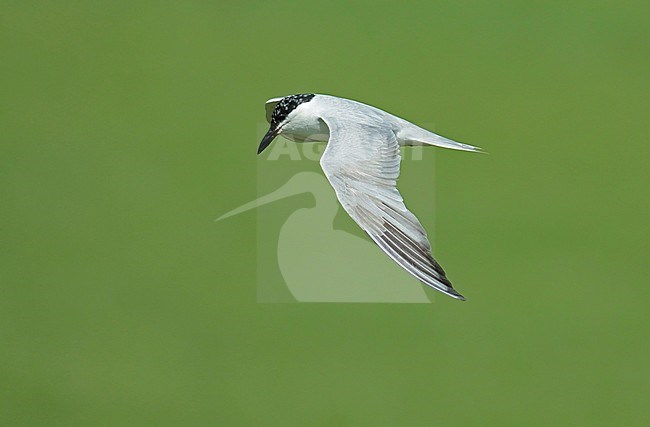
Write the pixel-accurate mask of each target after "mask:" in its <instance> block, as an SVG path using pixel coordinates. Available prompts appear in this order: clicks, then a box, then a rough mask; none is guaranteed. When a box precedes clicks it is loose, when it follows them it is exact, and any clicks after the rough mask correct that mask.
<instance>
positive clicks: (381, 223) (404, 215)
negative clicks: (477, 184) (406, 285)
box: [320, 117, 465, 300]
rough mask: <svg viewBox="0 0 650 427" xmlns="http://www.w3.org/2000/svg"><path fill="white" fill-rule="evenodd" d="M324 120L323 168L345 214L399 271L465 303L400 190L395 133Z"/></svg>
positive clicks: (377, 127) (398, 160) (388, 130)
mask: <svg viewBox="0 0 650 427" xmlns="http://www.w3.org/2000/svg"><path fill="white" fill-rule="evenodd" d="M321 118H322V120H323V121H324V122H325V124H327V126H328V127H329V130H330V139H329V142H328V144H327V148H326V149H325V152H324V153H323V156H322V158H321V161H320V164H321V167H322V168H323V171H324V172H325V176H326V177H327V179H328V180H329V182H330V184H332V187H334V190H335V191H336V196H337V197H338V199H339V201H340V202H341V205H342V206H343V208H344V209H345V211H346V212H347V213H348V214H349V215H350V216H351V217H352V219H353V220H354V221H356V223H357V224H359V226H361V228H362V229H363V230H364V231H366V233H368V235H369V236H370V238H371V239H372V240H373V241H374V242H375V243H376V244H377V245H379V247H380V248H381V249H382V250H383V251H384V252H386V254H388V256H389V257H391V258H392V259H393V260H394V261H395V262H396V263H397V264H399V265H400V267H402V268H403V269H405V270H406V271H408V272H409V273H411V274H412V275H413V276H415V277H416V278H417V279H419V280H420V281H422V282H424V283H425V284H427V285H429V286H431V287H432V288H434V289H436V290H438V291H440V292H443V293H445V294H447V295H449V296H452V297H454V298H458V299H461V300H464V299H465V298H464V297H463V296H462V295H461V294H459V293H458V292H456V290H455V289H454V288H453V287H452V285H451V282H450V281H449V280H448V279H447V277H446V276H445V272H444V270H443V269H442V267H440V265H439V264H438V263H437V262H436V260H434V259H433V256H432V255H431V245H430V244H429V240H428V239H427V234H426V231H425V230H424V228H423V227H422V225H421V224H420V221H418V219H417V218H416V217H415V215H413V214H412V213H411V212H410V211H409V210H408V209H407V208H406V206H405V205H404V201H403V199H402V196H401V195H400V193H399V191H398V190H397V178H398V176H399V167H400V152H399V145H398V142H397V139H396V137H395V134H394V133H393V131H392V130H390V129H389V128H385V127H382V126H378V125H373V124H364V123H359V121H356V120H351V119H349V118H348V119H338V118H335V117H321Z"/></svg>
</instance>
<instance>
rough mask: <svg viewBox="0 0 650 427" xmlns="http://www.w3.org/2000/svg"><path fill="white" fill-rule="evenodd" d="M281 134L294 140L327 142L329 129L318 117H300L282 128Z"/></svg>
mask: <svg viewBox="0 0 650 427" xmlns="http://www.w3.org/2000/svg"><path fill="white" fill-rule="evenodd" d="M282 135H283V136H284V137H286V138H288V139H290V140H292V141H294V142H327V140H328V139H329V137H330V131H329V128H328V127H327V125H326V124H325V123H324V122H323V121H322V120H321V119H319V118H318V117H316V116H312V117H300V118H299V119H294V120H292V121H291V122H289V123H287V124H286V125H285V126H284V127H283V128H282Z"/></svg>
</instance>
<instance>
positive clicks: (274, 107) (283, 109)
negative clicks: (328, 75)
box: [257, 93, 315, 154]
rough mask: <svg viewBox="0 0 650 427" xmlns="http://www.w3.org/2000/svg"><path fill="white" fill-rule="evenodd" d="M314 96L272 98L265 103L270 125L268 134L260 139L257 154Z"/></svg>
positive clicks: (300, 95)
mask: <svg viewBox="0 0 650 427" xmlns="http://www.w3.org/2000/svg"><path fill="white" fill-rule="evenodd" d="M314 96H315V95H314V94H313V93H301V94H298V95H289V96H285V97H283V98H273V99H269V100H268V101H266V120H267V121H268V122H269V124H270V125H271V126H270V127H269V130H268V132H266V135H264V138H262V142H260V146H259V148H258V149H257V154H260V153H261V152H262V151H264V149H265V148H266V147H268V146H269V145H270V144H271V142H272V141H273V139H274V138H275V137H276V136H278V135H279V134H281V133H282V128H283V127H284V126H286V125H287V124H288V123H290V122H291V120H292V118H294V117H295V116H296V113H297V110H298V107H299V106H300V105H301V104H304V103H305V102H309V101H311V100H312V98H313V97H314Z"/></svg>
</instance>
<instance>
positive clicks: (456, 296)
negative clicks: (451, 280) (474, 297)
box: [447, 288, 466, 301]
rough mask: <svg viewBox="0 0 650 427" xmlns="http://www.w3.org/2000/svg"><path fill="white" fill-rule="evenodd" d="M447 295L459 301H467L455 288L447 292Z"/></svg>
mask: <svg viewBox="0 0 650 427" xmlns="http://www.w3.org/2000/svg"><path fill="white" fill-rule="evenodd" d="M447 295H449V296H450V297H452V298H456V299H457V300H460V301H466V300H465V297H464V296H462V295H461V294H459V293H458V292H456V289H454V288H449V289H448V290H447Z"/></svg>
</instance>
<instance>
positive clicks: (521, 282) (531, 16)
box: [0, 1, 650, 426]
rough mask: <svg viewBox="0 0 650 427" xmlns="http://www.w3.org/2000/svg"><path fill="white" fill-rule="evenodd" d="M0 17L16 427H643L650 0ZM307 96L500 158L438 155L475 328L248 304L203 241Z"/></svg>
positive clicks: (244, 193) (419, 201) (6, 334)
mask: <svg viewBox="0 0 650 427" xmlns="http://www.w3.org/2000/svg"><path fill="white" fill-rule="evenodd" d="M0 7H1V13H0V54H1V57H0V197H1V198H0V200H1V203H2V205H1V208H0V229H1V234H0V238H1V240H0V254H1V258H0V281H1V283H0V339H1V341H0V342H1V346H0V424H2V425H65V426H68V425H80V426H87V425H322V426H329V425H349V426H359V425H423V426H424V425H495V426H503V425H599V424H600V425H648V424H650V409H648V406H647V405H648V399H649V398H650V390H649V389H650V362H649V360H650V347H649V346H650V344H649V342H650V340H649V339H648V338H649V334H648V332H649V321H650V315H649V311H648V297H650V286H649V285H650V283H649V280H648V278H649V274H648V273H649V269H648V255H649V252H650V248H649V237H650V235H649V234H650V233H649V230H648V213H649V212H648V210H649V209H648V208H649V207H650V201H649V193H648V184H649V179H648V174H649V172H648V171H649V167H648V159H649V154H650V153H649V151H650V150H649V146H650V145H649V144H648V135H649V132H648V130H649V124H648V123H649V122H648V101H647V100H648V95H649V94H648V75H649V74H650V73H649V71H650V69H649V68H650V67H649V66H650V54H649V52H648V36H649V34H648V33H649V31H648V25H647V16H648V13H649V12H650V10H649V8H648V6H647V3H646V2H621V3H615V2H571V3H567V2H524V1H520V2H471V1H459V2H432V3H428V4H427V5H424V4H421V3H415V2H413V3H409V2H399V5H397V3H395V2H370V1H368V2H353V3H347V2H333V1H329V2H322V3H307V2H285V1H273V2H259V3H254V2H247V1H239V2H234V1H221V2H198V1H193V2H158V3H154V2H134V1H129V2H117V1H116V2H24V1H22V2H17V1H16V2H10V1H3V2H2V3H1V5H0ZM300 92H320V93H330V94H334V95H338V96H343V97H349V98H353V99H357V100H360V101H363V102H366V103H369V104H372V105H376V106H379V107H381V108H384V109H386V110H388V111H391V112H393V113H396V114H398V115H400V116H402V117H406V118H408V119H409V120H412V121H413V122H415V123H421V124H423V123H434V124H435V130H436V131H438V132H440V133H441V134H443V135H446V136H449V137H451V138H454V139H458V140H460V141H463V142H467V143H470V144H473V145H478V146H481V147H483V148H484V149H486V150H487V151H488V152H489V153H490V154H489V155H472V154H468V153H459V152H452V151H445V150H442V149H432V150H435V151H436V154H435V168H436V171H435V185H436V190H435V191H436V211H435V215H436V218H435V229H436V231H435V235H436V256H437V257H438V259H439V260H440V262H441V263H442V265H443V266H444V267H445V269H446V270H447V271H448V272H449V275H450V277H451V279H452V280H453V281H454V283H455V285H456V287H457V288H458V289H459V290H460V291H461V292H462V293H463V294H465V296H466V297H467V298H468V301H467V302H465V303H462V302H459V301H455V300H452V299H451V298H439V297H436V299H435V303H434V304H422V305H399V304H367V305H362V304H259V303H257V302H256V277H255V262H256V261H255V252H256V239H255V236H256V230H255V229H256V224H257V221H256V213H255V212H254V211H252V212H250V213H247V214H246V215H241V216H238V217H235V218H231V219H230V220H229V222H228V223H214V222H213V219H214V218H216V217H217V216H219V215H221V214H222V213H224V212H226V211H228V210H230V209H232V208H234V207H236V206H239V205H241V204H243V203H245V202H247V201H249V200H252V199H254V198H255V196H256V182H257V177H256V171H257V166H256V165H257V162H260V161H264V160H263V158H259V157H257V156H255V150H256V148H257V144H258V141H257V129H258V126H259V124H260V123H262V122H263V120H264V109H263V103H264V101H265V100H266V99H268V98H271V97H275V96H280V95H286V94H290V93H300ZM262 157H263V156H262ZM427 162H428V163H427ZM415 163H417V164H415ZM432 167H433V156H429V157H427V156H425V158H424V160H423V161H422V162H414V163H413V167H409V168H408V170H405V171H404V178H403V180H402V181H401V182H400V185H401V188H402V190H403V192H404V194H405V198H406V197H408V199H407V200H408V201H409V206H410V207H411V208H412V209H413V210H414V211H415V212H422V211H423V210H426V208H425V206H426V203H427V200H426V197H418V193H419V191H420V189H421V188H422V186H428V185H432V181H433V180H434V177H433V176H432V174H431V168H432ZM427 194H428V193H427ZM341 221H343V222H345V221H347V220H346V219H345V218H343V219H341ZM424 222H425V225H427V228H430V229H431V228H433V225H434V224H432V223H431V221H430V220H426V221H424Z"/></svg>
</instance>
